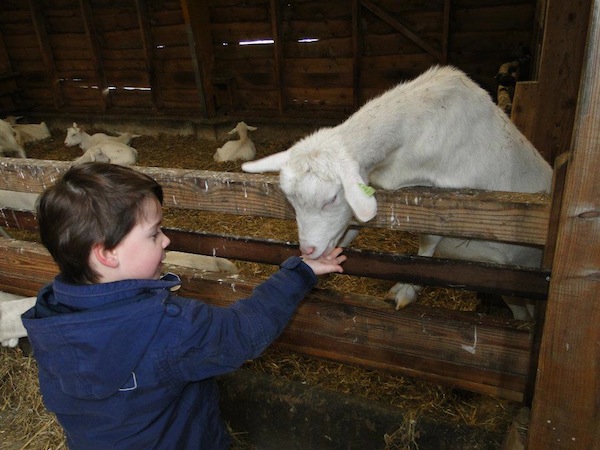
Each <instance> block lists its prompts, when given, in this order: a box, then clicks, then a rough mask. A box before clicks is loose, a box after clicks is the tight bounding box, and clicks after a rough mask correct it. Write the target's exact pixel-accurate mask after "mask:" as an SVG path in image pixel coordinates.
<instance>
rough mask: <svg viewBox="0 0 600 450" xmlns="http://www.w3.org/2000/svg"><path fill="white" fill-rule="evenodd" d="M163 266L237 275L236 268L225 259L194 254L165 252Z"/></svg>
mask: <svg viewBox="0 0 600 450" xmlns="http://www.w3.org/2000/svg"><path fill="white" fill-rule="evenodd" d="M163 263H164V264H171V265H174V266H184V267H189V268H192V269H199V270H206V271H208V272H226V273H232V274H233V273H238V272H239V270H238V268H237V266H236V265H235V264H234V263H232V262H231V261H229V260H228V259H225V258H217V257H216V256H207V255H197V254H195V253H184V252H176V251H171V250H169V251H167V257H166V258H165V259H164V261H163Z"/></svg>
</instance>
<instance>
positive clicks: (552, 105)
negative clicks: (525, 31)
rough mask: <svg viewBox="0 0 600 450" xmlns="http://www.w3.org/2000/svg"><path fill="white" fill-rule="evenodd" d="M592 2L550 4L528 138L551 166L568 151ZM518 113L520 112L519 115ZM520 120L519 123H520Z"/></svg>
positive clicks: (517, 121) (582, 0)
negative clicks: (559, 156)
mask: <svg viewBox="0 0 600 450" xmlns="http://www.w3.org/2000/svg"><path fill="white" fill-rule="evenodd" d="M591 2H592V0H581V1H579V2H565V1H557V0H549V1H547V2H546V14H545V20H544V36H543V44H542V50H541V55H540V57H539V62H538V64H537V65H538V66H539V71H538V73H537V77H536V78H537V80H538V82H539V85H538V86H536V88H537V89H536V91H535V95H536V97H535V100H534V103H533V104H531V105H528V106H527V109H529V108H533V111H532V112H529V113H528V114H533V116H532V119H533V120H532V122H531V123H530V126H531V128H530V130H529V133H530V134H527V133H526V135H527V137H528V138H529V139H530V140H531V142H532V143H533V145H534V146H535V147H536V148H537V149H538V150H539V152H540V153H542V155H544V157H545V158H546V160H547V161H549V162H550V163H554V160H555V158H556V157H557V156H558V155H560V154H561V153H563V152H565V151H568V147H569V141H570V139H571V134H572V127H573V118H574V116H575V105H576V103H577V91H578V89H579V81H580V77H581V61H582V58H583V49H584V46H585V37H586V29H587V26H588V18H589V11H590V4H591ZM517 113H518V111H517ZM520 122H521V121H520V120H519V119H517V120H516V123H520Z"/></svg>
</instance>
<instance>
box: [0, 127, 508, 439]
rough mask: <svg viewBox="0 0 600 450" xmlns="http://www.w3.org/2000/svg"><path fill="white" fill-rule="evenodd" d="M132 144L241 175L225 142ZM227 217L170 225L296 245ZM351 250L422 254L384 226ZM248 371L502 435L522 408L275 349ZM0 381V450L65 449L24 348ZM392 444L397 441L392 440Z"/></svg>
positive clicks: (446, 295) (378, 286)
mask: <svg viewBox="0 0 600 450" xmlns="http://www.w3.org/2000/svg"><path fill="white" fill-rule="evenodd" d="M88 131H89V132H94V131H104V130H88ZM133 131H135V130H133ZM252 139H253V140H254V142H255V144H256V147H257V157H261V156H265V155H267V154H270V153H273V152H275V151H279V150H281V149H285V148H286V147H287V146H289V144H291V141H287V142H284V141H277V142H274V141H270V140H269V137H268V136H262V135H261V133H260V128H259V130H258V131H256V132H255V133H254V134H253V135H252ZM63 140H64V131H63V130H53V132H52V139H51V140H50V141H48V142H45V143H42V144H36V145H34V146H30V147H29V148H27V154H28V156H29V157H30V158H37V159H56V160H72V159H74V158H76V157H78V156H79V155H80V154H81V150H80V149H79V148H78V147H75V148H73V147H71V148H66V147H64V145H63ZM133 145H134V147H136V148H137V149H138V152H139V162H138V164H139V165H143V166H157V167H174V168H188V169H201V170H217V171H240V170H241V169H240V163H239V162H227V163H215V162H214V161H213V159H212V155H213V153H214V151H215V150H216V148H217V147H219V146H220V145H222V142H217V143H215V142H212V141H208V140H200V139H197V138H195V137H191V136H190V137H188V136H171V135H159V136H154V137H153V136H143V137H140V138H137V139H135V140H134V142H133ZM224 219H225V218H224V216H223V215H222V214H214V213H206V212H193V211H181V210H166V211H165V216H164V222H165V226H177V227H178V228H187V229H193V230H199V231H211V232H216V233H224V234H234V235H240V234H244V235H246V236H253V237H261V238H270V239H277V240H287V241H297V235H296V228H295V223H293V222H290V221H281V220H274V219H263V218H246V217H244V218H239V217H236V218H234V219H233V220H224ZM242 229H243V231H241V230H242ZM11 233H12V234H13V235H14V237H16V238H18V239H32V240H34V239H37V236H36V235H35V233H28V232H16V231H15V232H12V231H11ZM353 246H354V247H357V248H367V249H370V250H382V251H394V252H403V253H416V250H417V247H418V244H417V241H416V238H415V237H414V236H411V235H409V234H402V233H399V232H397V231H389V230H380V229H378V230H364V231H363V232H361V235H360V236H359V238H358V239H357V240H356V241H355V242H354V243H353ZM237 264H238V265H239V267H240V271H241V274H242V275H243V276H251V277H265V276H267V275H268V274H270V273H272V271H273V270H275V268H274V267H272V266H266V265H261V264H254V263H243V262H238V263H237ZM392 285H393V282H391V281H381V280H373V279H367V278H363V279H361V278H358V277H344V276H339V275H334V276H331V277H328V278H327V280H326V285H324V286H323V287H330V288H333V289H336V290H341V291H349V292H355V293H358V294H367V295H374V296H381V297H383V295H385V293H386V292H387V290H388V289H389V288H390V287H391V286H392ZM419 302H420V303H423V304H427V305H430V306H439V307H446V308H452V309H459V310H471V311H472V310H474V309H475V308H476V307H477V306H478V300H477V298H476V296H475V294H474V293H468V292H460V291H454V290H451V289H433V288H425V289H424V290H423V291H422V292H421V293H420V296H419ZM391 311H392V308H391V307H390V312H391ZM247 367H248V368H250V369H252V370H257V371H261V372H265V373H267V374H270V375H274V376H281V377H285V378H287V379H290V380H293V381H300V382H302V383H306V384H308V385H315V386H321V387H324V388H328V389H332V390H336V391H339V392H342V393H345V394H350V395H353V396H359V397H364V398H368V399H373V400H377V401H381V402H384V403H388V404H390V405H393V406H397V407H398V408H401V409H402V410H403V411H406V413H405V414H404V415H405V416H406V417H410V418H413V419H416V418H418V417H419V416H422V415H427V416H430V417H435V418H438V419H439V420H442V421H446V422H451V423H457V424H466V425H470V426H477V427H483V428H485V429H486V430H490V431H494V432H498V433H503V432H504V431H505V430H506V428H507V426H508V425H509V423H510V420H511V418H512V417H514V416H515V414H516V411H517V409H518V405H515V404H512V403H511V402H507V401H503V400H498V399H495V398H491V397H486V396H481V395H477V394H473V393H469V392H461V391H455V390H452V389H450V388H447V387H443V386H438V385H433V384H431V383H426V382H423V381H419V380H412V379H409V378H405V377H401V376H397V375H391V374H386V373H382V372H377V371H370V370H364V369H360V368H356V367H350V366H346V365H343V364H339V363H333V362H327V361H322V360H318V359H315V358H310V357H306V356H302V355H297V354H289V353H285V352H281V351H278V350H274V349H270V350H268V351H267V352H265V354H264V355H263V356H261V357H260V358H258V359H256V360H255V361H252V362H249V363H248V364H247ZM0 380H1V386H0V399H1V400H0V402H1V403H0V406H1V407H0V430H2V431H0V450H16V449H34V450H37V449H60V448H64V439H63V435H62V431H61V429H60V427H59V426H58V424H57V423H56V422H55V419H54V417H53V416H52V415H51V414H49V413H48V412H47V411H46V410H45V409H44V406H43V404H42V402H41V397H40V395H39V391H38V382H37V366H36V364H35V360H34V359H33V358H32V357H30V356H24V355H23V354H22V352H21V351H20V350H19V349H18V348H17V349H6V348H2V349H0ZM405 426H406V424H400V423H399V424H398V427H399V428H398V430H399V433H401V434H405V432H406V430H405V428H404V427H405ZM390 440H391V441H390V442H392V441H393V436H392V437H390ZM498 444H500V443H498ZM235 448H237V449H245V448H251V447H249V446H248V444H246V443H244V442H243V440H241V441H239V442H237V443H236V445H235ZM390 448H398V447H397V446H396V447H394V446H393V442H392V444H390Z"/></svg>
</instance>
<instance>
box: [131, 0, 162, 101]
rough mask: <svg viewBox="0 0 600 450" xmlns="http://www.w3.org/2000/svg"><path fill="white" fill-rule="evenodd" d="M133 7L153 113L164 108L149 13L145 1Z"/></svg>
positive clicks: (139, 0)
mask: <svg viewBox="0 0 600 450" xmlns="http://www.w3.org/2000/svg"><path fill="white" fill-rule="evenodd" d="M135 6H136V9H137V19H138V23H139V27H140V33H141V35H142V47H143V50H144V57H145V58H144V63H145V67H144V68H145V70H146V73H147V75H148V81H149V82H150V88H151V89H152V90H151V92H152V107H153V109H154V111H157V110H160V109H161V108H162V107H163V106H164V100H163V96H162V86H161V84H160V80H159V79H158V75H157V72H158V63H157V60H156V58H154V53H155V50H154V49H155V47H156V46H155V44H154V40H153V39H152V31H151V26H150V19H149V17H150V12H149V10H148V3H147V0H135Z"/></svg>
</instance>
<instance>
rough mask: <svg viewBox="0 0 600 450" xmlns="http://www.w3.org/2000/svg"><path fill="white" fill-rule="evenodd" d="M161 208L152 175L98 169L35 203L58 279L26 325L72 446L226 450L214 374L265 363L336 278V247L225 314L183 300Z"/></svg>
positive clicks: (86, 167) (66, 179)
mask: <svg viewBox="0 0 600 450" xmlns="http://www.w3.org/2000/svg"><path fill="white" fill-rule="evenodd" d="M162 200H163V193H162V188H161V186H160V185H159V184H158V183H157V182H156V181H155V180H153V179H152V178H150V177H148V176H146V175H144V174H142V173H140V172H137V171H135V170H133V169H131V168H128V167H123V166H118V165H113V164H105V163H88V164H83V165H79V166H73V167H72V168H70V169H69V170H68V171H67V172H66V173H65V175H64V176H63V177H62V179H60V180H59V181H58V182H57V183H56V184H55V185H54V186H52V187H50V188H48V189H47V190H46V191H45V192H44V193H43V194H42V195H41V197H40V200H39V204H38V206H37V213H38V222H39V228H40V237H41V240H42V243H43V244H44V246H46V248H47V249H48V251H49V252H50V254H51V255H52V257H53V258H54V260H55V261H56V263H57V264H58V267H59V269H60V274H59V275H58V276H57V277H56V278H55V279H54V281H53V282H52V283H51V284H49V285H47V286H45V287H44V288H42V289H41V290H40V292H39V294H38V299H37V302H36V305H35V306H34V307H33V308H32V309H30V310H29V311H27V312H26V313H25V314H24V315H23V324H24V325H25V328H26V329H27V331H28V335H29V340H30V342H31V344H32V346H33V350H34V356H35V358H36V360H37V362H38V366H39V380H40V389H41V391H42V394H43V397H44V403H45V404H46V406H47V408H48V409H49V410H50V411H53V412H54V413H55V414H56V416H57V418H58V421H59V422H60V424H61V425H62V427H63V428H64V430H65V433H66V436H67V444H68V447H69V449H70V450H76V449H85V450H91V449H102V450H108V449H169V450H173V449H177V450H184V449H210V450H213V449H222V448H228V447H229V446H230V437H229V435H228V433H227V431H226V428H225V426H224V424H223V422H222V419H221V417H220V412H219V407H218V401H219V398H218V390H217V385H216V381H215V378H214V377H215V376H217V375H220V374H224V373H228V372H231V371H233V370H235V369H236V368H238V367H239V366H241V365H242V364H243V363H244V362H245V361H246V360H247V359H251V358H255V357H257V356H258V355H260V353H261V352H262V351H263V350H264V349H265V348H266V347H268V346H269V345H270V344H271V343H272V342H273V341H274V340H275V339H276V338H277V337H278V336H279V334H280V333H281V332H282V331H283V329H284V328H285V326H286V324H287V323H288V321H289V320H290V318H291V316H292V315H293V313H294V311H295V309H296V307H297V305H298V303H299V302H300V300H301V299H302V298H303V297H304V295H305V294H306V293H307V292H308V291H309V290H310V289H312V288H313V287H314V285H315V284H316V281H317V280H316V275H321V274H326V273H331V272H342V267H341V266H340V264H341V263H342V262H343V261H344V260H345V259H346V257H345V256H342V255H341V249H339V248H338V249H334V250H333V251H332V252H331V253H330V254H329V255H327V256H326V257H322V258H320V259H318V260H308V259H307V260H305V261H303V260H302V259H301V258H299V257H292V258H289V259H288V260H287V261H285V262H284V263H283V264H282V265H281V270H279V271H278V272H277V273H275V274H274V275H273V276H272V277H271V278H269V279H268V280H267V281H265V282H264V283H262V284H261V285H259V286H257V288H256V289H255V290H254V292H253V293H252V295H251V296H250V297H249V298H247V299H243V300H240V301H238V302H236V303H234V304H232V305H231V306H230V307H227V308H219V307H215V306H211V305H208V304H205V303H203V302H200V301H198V300H192V299H187V298H183V297H179V296H177V295H175V294H173V293H172V292H171V291H172V290H173V289H176V287H177V286H178V285H179V284H180V280H179V278H178V277H177V276H175V275H173V274H167V275H165V276H163V277H161V266H162V260H163V259H164V257H165V249H166V247H167V246H168V245H169V238H168V237H167V236H165V235H164V234H163V232H162V230H161V221H162V211H161V208H162Z"/></svg>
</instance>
